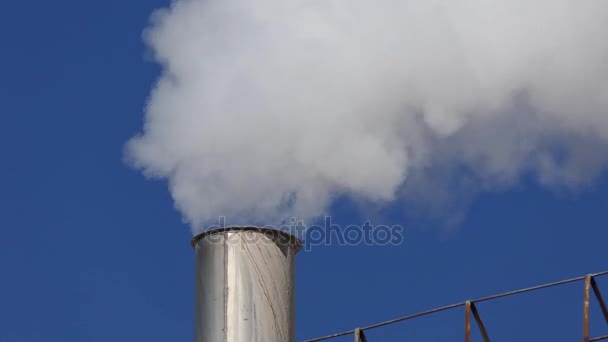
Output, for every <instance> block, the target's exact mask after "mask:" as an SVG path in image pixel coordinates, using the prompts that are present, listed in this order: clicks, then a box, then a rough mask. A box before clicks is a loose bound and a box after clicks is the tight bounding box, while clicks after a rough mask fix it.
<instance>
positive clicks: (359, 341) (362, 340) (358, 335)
mask: <svg viewBox="0 0 608 342" xmlns="http://www.w3.org/2000/svg"><path fill="white" fill-rule="evenodd" d="M355 342H367V338H366V337H365V334H364V333H363V330H361V328H357V329H355Z"/></svg>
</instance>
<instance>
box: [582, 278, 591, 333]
mask: <svg viewBox="0 0 608 342" xmlns="http://www.w3.org/2000/svg"><path fill="white" fill-rule="evenodd" d="M592 279H593V277H592V276H591V275H587V276H586V277H585V297H584V302H583V342H589V290H590V288H591V280H592Z"/></svg>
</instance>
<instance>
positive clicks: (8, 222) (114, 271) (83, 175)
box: [0, 0, 608, 342]
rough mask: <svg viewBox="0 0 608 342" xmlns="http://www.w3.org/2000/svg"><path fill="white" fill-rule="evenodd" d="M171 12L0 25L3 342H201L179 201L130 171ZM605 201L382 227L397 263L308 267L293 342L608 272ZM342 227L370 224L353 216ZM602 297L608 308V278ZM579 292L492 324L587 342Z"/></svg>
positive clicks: (19, 12)
mask: <svg viewBox="0 0 608 342" xmlns="http://www.w3.org/2000/svg"><path fill="white" fill-rule="evenodd" d="M166 3H167V1H160V0H151V1H146V2H125V1H118V0H107V1H98V2H93V1H76V0H63V1H60V2H43V1H39V2H26V1H12V2H7V3H5V4H4V5H3V8H2V11H0V38H1V39H0V41H1V42H2V57H1V60H2V63H0V75H1V82H0V103H2V124H0V182H1V183H0V189H1V194H2V196H0V208H1V209H0V218H1V225H0V226H1V227H2V228H1V229H2V238H0V270H1V273H0V341H24V342H25V341H91V342H94V341H144V340H145V341H190V340H192V332H193V328H192V322H193V317H192V316H193V315H192V314H193V291H194V290H193V267H194V265H193V253H192V250H191V248H190V245H189V239H190V237H191V234H190V229H189V227H188V226H187V225H185V224H183V223H182V221H181V217H180V215H179V213H178V212H176V210H175V209H174V208H173V203H172V201H171V199H170V196H169V194H168V191H167V185H166V183H165V182H161V181H147V180H146V179H144V177H142V176H141V174H140V173H138V172H136V171H134V170H133V169H130V168H129V167H127V166H126V165H125V164H124V162H123V160H122V148H123V145H124V143H125V142H126V141H127V140H128V139H129V138H130V137H131V136H132V135H133V134H134V133H136V132H138V131H139V130H140V128H141V124H142V121H143V112H142V108H143V105H144V103H145V100H146V97H147V94H148V92H149V90H150V87H151V86H152V84H153V82H154V80H155V79H156V78H157V76H158V72H159V68H158V67H157V66H156V65H155V64H153V63H151V62H149V61H147V60H146V58H145V47H144V45H143V42H142V39H141V31H142V29H143V28H144V27H145V26H146V24H147V21H148V16H149V14H150V12H151V11H152V10H153V9H154V8H158V7H160V6H162V5H164V4H166ZM607 198H608V176H605V177H602V178H601V179H600V180H599V181H598V182H596V183H594V185H593V186H592V187H589V188H586V189H584V190H583V191H580V192H577V193H562V192H555V191H548V190H546V189H544V188H541V187H539V186H537V185H536V184H535V182H534V181H523V182H522V183H521V184H519V185H518V186H517V187H515V188H512V189H509V190H508V191H501V192H497V193H488V194H483V195H481V196H479V197H477V198H476V199H475V201H474V202H473V204H472V205H471V207H470V209H469V211H468V213H467V215H466V217H465V219H464V220H463V221H462V222H461V224H460V225H459V226H457V227H451V228H445V227H440V224H439V223H438V222H435V221H433V220H431V219H425V218H421V217H419V216H417V217H414V218H413V217H412V216H411V215H407V214H405V213H404V208H403V207H402V206H399V205H395V206H394V207H391V208H388V209H386V215H384V218H383V219H384V220H385V222H383V223H387V224H395V223H398V224H401V225H403V226H404V227H406V237H405V241H404V243H403V244H402V245H400V246H390V247H379V246H358V247H339V246H322V247H317V248H315V249H313V250H312V251H310V252H301V253H300V254H299V255H298V258H297V309H296V311H297V327H298V332H297V336H298V341H300V340H303V339H305V338H311V337H315V336H318V335H325V334H329V333H332V332H338V331H342V330H348V329H351V328H354V327H356V326H362V325H367V324H371V323H374V322H377V321H382V320H385V319H389V318H393V317H396V316H401V315H405V314H409V313H414V312H417V311H422V310H425V309H429V308H432V307H435V306H441V305H446V304H450V303H454V302H460V301H463V300H466V299H469V298H475V297H481V296H485V295H489V294H493V293H496V292H502V291H507V290H511V289H517V288H520V287H526V286H530V285H535V284H539V283H543V282H549V281H554V280H559V279H562V278H569V277H574V276H578V275H582V274H586V273H592V272H599V271H603V270H606V269H608V264H607V263H606V252H605V251H606V244H607V243H608V229H606V222H607V221H608V199H607ZM332 215H333V217H334V220H335V222H338V223H360V222H361V221H362V220H363V219H364V217H362V216H361V214H360V213H359V212H358V211H357V210H356V208H355V207H354V205H353V204H352V203H350V202H349V201H347V200H343V201H340V202H339V203H337V204H336V205H335V206H334V208H333V209H332ZM599 284H600V286H601V288H602V290H603V291H604V294H605V296H608V277H605V278H600V279H599ZM582 291H583V288H582V284H581V283H578V284H574V285H568V286H564V287H560V288H558V289H552V290H548V291H546V292H541V293H536V294H531V295H525V296H521V297H517V298H512V299H509V300H500V301H496V302H490V303H483V304H481V305H480V306H479V309H480V311H481V314H482V316H483V318H484V320H485V322H486V325H487V327H488V329H489V331H490V334H491V336H492V337H493V338H495V340H496V341H514V340H518V341H575V340H580V338H581V336H580V335H581V331H582V296H583V292H582ZM593 305H595V304H593ZM462 318H463V314H462V311H458V310H456V311H453V312H450V313H446V314H441V315H437V316H433V317H430V318H423V319H419V320H415V321H411V322H407V323H403V324H397V325H395V326H391V327H387V328H381V329H378V330H374V331H372V332H370V333H369V340H370V341H402V340H407V339H409V340H424V341H453V340H458V339H461V338H462V326H463V322H462ZM592 318H593V319H592V332H593V333H594V335H601V334H608V328H607V327H606V324H605V322H603V321H602V319H601V316H600V312H599V310H598V309H597V306H592ZM522 336H523V337H522ZM351 339H352V337H348V338H344V339H336V341H347V340H348V341H350V340H351Z"/></svg>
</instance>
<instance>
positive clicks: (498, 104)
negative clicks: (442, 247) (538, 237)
mask: <svg viewBox="0 0 608 342" xmlns="http://www.w3.org/2000/svg"><path fill="white" fill-rule="evenodd" d="M145 37H146V40H147V43H148V45H149V47H150V48H151V50H152V52H153V53H154V56H155V58H156V60H157V61H158V62H159V63H160V64H161V65H162V66H163V73H162V76H161V77H160V79H159V81H158V84H157V85H156V86H155V88H154V90H153V92H152V94H151V96H150V99H149V103H148V105H147V109H146V120H145V127H144V130H143V133H142V134H140V135H138V136H136V137H134V138H133V139H132V140H131V141H130V142H129V143H128V144H127V156H128V158H129V159H130V160H131V161H132V163H133V164H134V165H135V166H136V167H138V168H141V169H142V170H143V171H144V172H145V174H146V175H148V176H150V177H155V178H167V179H168V180H169V184H170V189H171V193H172V195H173V197H174V199H175V203H176V206H177V208H178V209H179V210H180V211H181V212H182V213H183V215H184V217H185V218H186V220H187V221H188V222H190V223H191V224H192V226H193V229H194V230H195V231H197V230H199V229H201V227H202V226H203V225H205V224H208V223H210V222H215V221H216V220H217V217H218V216H219V215H223V216H227V217H228V218H229V220H230V222H233V223H239V224H241V223H255V222H263V223H269V222H273V223H274V222H279V221H281V220H283V219H285V218H287V217H290V216H297V217H302V218H313V217H316V216H318V215H321V214H324V213H325V211H326V210H327V209H328V206H329V205H330V204H331V202H332V200H333V199H335V198H336V197H337V196H344V195H346V196H351V197H353V198H357V199H364V200H366V201H372V202H376V203H384V202H388V201H392V200H395V199H397V198H402V197H410V198H411V197H419V198H421V199H424V198H427V199H429V198H430V199H431V201H432V197H433V196H435V195H436V194H437V193H441V192H446V190H445V189H444V190H442V189H441V187H442V185H441V182H440V180H441V179H442V178H443V177H444V176H445V175H446V173H447V174H449V173H450V172H451V171H449V170H456V169H464V170H467V172H466V173H467V174H468V175H469V176H470V179H473V183H476V184H477V185H476V186H475V187H476V188H478V189H491V188H492V187H495V186H505V185H509V184H513V183H514V182H516V181H517V180H518V179H520V178H521V177H522V175H532V176H534V177H536V178H537V179H538V180H539V181H540V183H541V184H546V185H552V186H554V185H557V186H563V185H567V186H578V185H580V184H585V183H588V182H590V181H591V180H593V178H594V177H596V176H597V175H598V174H599V173H600V172H601V171H602V169H603V167H604V166H606V163H607V162H608V153H607V152H608V112H607V111H608V1H605V0H585V1H580V0H535V1H529V0H461V1H448V0H445V1H440V0H433V1H430V0H425V1H423V0H416V1H412V0H374V1H370V0H291V1H285V0H177V1H174V3H173V4H172V6H171V8H169V9H165V10H161V11H159V12H157V13H156V14H155V15H154V16H153V20H152V24H151V27H150V28H149V29H148V30H147V32H146V35H145ZM438 170H439V171H438ZM445 170H448V171H445ZM454 172H456V171H454ZM432 175H439V176H432ZM456 188H457V187H456Z"/></svg>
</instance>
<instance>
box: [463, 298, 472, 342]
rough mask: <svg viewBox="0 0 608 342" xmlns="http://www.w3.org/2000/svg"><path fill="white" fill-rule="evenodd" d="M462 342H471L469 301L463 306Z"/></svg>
mask: <svg viewBox="0 0 608 342" xmlns="http://www.w3.org/2000/svg"><path fill="white" fill-rule="evenodd" d="M464 342H471V301H470V300H467V301H466V302H465V306H464Z"/></svg>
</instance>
